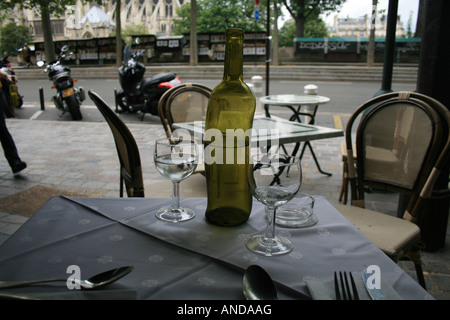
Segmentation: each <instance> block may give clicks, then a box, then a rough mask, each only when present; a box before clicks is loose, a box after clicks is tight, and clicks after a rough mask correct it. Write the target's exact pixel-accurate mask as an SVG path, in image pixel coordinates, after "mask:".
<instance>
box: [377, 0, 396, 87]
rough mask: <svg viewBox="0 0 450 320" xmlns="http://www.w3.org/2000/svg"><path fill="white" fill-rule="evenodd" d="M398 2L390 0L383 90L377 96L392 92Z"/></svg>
mask: <svg viewBox="0 0 450 320" xmlns="http://www.w3.org/2000/svg"><path fill="white" fill-rule="evenodd" d="M397 11H398V0H389V9H388V20H387V26H386V39H385V49H384V64H383V80H382V83H381V89H380V90H379V91H378V92H377V93H376V94H375V96H379V95H382V94H385V93H389V92H392V89H391V88H392V72H393V67H394V56H395V34H396V31H397Z"/></svg>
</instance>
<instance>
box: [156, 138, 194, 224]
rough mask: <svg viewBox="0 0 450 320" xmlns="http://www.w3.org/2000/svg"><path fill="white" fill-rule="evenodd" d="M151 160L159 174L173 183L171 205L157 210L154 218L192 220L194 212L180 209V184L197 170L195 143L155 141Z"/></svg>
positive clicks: (192, 141) (168, 140) (178, 139)
mask: <svg viewBox="0 0 450 320" xmlns="http://www.w3.org/2000/svg"><path fill="white" fill-rule="evenodd" d="M153 159H154V161H155V166H156V169H157V170H158V171H159V173H161V175H162V176H164V177H165V178H167V179H169V180H171V181H172V183H173V197H172V198H173V204H172V205H171V206H168V207H165V208H161V209H160V210H158V212H157V213H156V217H157V218H158V219H160V220H164V221H169V222H181V221H186V220H189V219H192V218H193V217H194V216H195V213H194V211H193V210H192V209H190V208H181V207H180V182H181V181H182V180H184V179H186V178H187V177H189V176H190V175H191V174H192V173H193V172H194V170H195V169H196V168H197V164H198V146H197V143H196V142H195V140H192V139H190V138H186V137H180V138H165V139H159V140H156V142H155V151H154V153H153Z"/></svg>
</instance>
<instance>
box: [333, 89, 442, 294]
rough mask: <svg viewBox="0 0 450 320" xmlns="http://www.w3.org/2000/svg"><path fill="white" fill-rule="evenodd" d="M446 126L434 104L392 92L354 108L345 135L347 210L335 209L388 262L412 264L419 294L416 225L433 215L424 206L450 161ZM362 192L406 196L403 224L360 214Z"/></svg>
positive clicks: (365, 212) (363, 211)
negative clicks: (348, 199)
mask: <svg viewBox="0 0 450 320" xmlns="http://www.w3.org/2000/svg"><path fill="white" fill-rule="evenodd" d="M361 114H362V116H361ZM356 119H359V125H358V128H357V130H356V134H355V142H354V141H353V134H352V128H353V126H354V124H355V120H356ZM449 126H450V113H449V111H448V110H447V109H446V108H445V107H444V106H443V105H442V104H441V103H439V102H438V101H436V100H434V99H432V98H430V97H427V96H425V95H422V94H419V93H413V92H394V93H388V94H385V95H381V96H378V97H376V98H373V99H371V100H369V101H368V102H366V103H364V104H363V105H362V106H360V107H359V108H358V109H357V110H356V111H355V112H354V114H353V115H352V116H351V117H350V119H349V122H348V124H347V127H346V132H345V135H346V136H345V141H346V149H347V167H348V179H349V181H350V188H351V199H350V201H351V206H348V205H336V207H337V209H338V210H339V211H340V212H341V213H342V214H343V215H344V216H345V217H346V218H347V219H349V220H350V221H351V222H352V223H353V224H354V225H355V226H356V227H357V228H358V229H359V230H360V231H361V232H362V233H364V234H365V235H366V236H367V237H368V238H369V239H370V240H371V241H372V242H374V243H375V244H376V245H377V246H378V247H379V248H380V249H381V250H383V251H384V252H385V253H386V254H387V255H388V256H389V257H390V258H391V259H392V260H394V261H395V262H397V261H399V260H412V261H413V262H414V264H415V268H416V274H417V278H418V281H419V283H420V284H421V285H422V287H424V288H426V286H425V279H424V276H423V271H422V262H421V254H420V248H421V233H420V228H419V226H418V225H417V224H418V222H419V221H420V219H421V218H423V216H424V215H429V214H433V212H428V210H427V203H428V200H429V198H430V197H431V194H432V190H433V186H434V183H435V181H436V179H437V177H438V176H439V174H440V172H441V171H442V170H443V169H445V168H446V166H447V165H448V163H449V161H450V137H449ZM355 145H356V154H357V155H358V156H357V158H356V159H355V158H354V150H353V148H354V146H355ZM368 187H369V188H375V189H378V190H387V191H392V192H398V193H400V194H405V195H408V196H409V199H410V200H409V203H408V205H407V207H406V210H405V212H404V213H403V218H398V217H393V216H390V215H387V214H383V213H379V212H377V211H374V210H368V209H365V197H364V192H365V189H366V188H368Z"/></svg>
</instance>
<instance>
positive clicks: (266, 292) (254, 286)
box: [242, 265, 278, 300]
mask: <svg viewBox="0 0 450 320" xmlns="http://www.w3.org/2000/svg"><path fill="white" fill-rule="evenodd" d="M242 285H243V291H244V296H245V298H246V299H247V300H277V299H278V294H277V288H276V287H275V284H274V283H273V281H272V278H271V277H270V276H269V274H268V273H267V272H266V271H265V270H264V269H263V268H261V267H260V266H257V265H251V266H249V267H248V268H247V270H245V273H244V279H243V281H242Z"/></svg>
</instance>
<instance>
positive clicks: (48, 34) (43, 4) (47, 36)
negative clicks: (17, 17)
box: [0, 0, 77, 61]
mask: <svg viewBox="0 0 450 320" xmlns="http://www.w3.org/2000/svg"><path fill="white" fill-rule="evenodd" d="M76 3H77V0H27V1H23V0H8V1H1V2H0V10H1V9H11V8H14V7H15V6H19V8H22V9H23V8H25V9H37V10H39V11H40V13H41V21H42V33H43V36H44V46H45V56H46V59H47V60H48V61H51V60H54V59H55V48H54V45H53V37H52V31H51V24H50V15H52V14H53V15H55V16H61V15H62V14H64V12H65V10H66V7H67V6H69V5H75V4H76Z"/></svg>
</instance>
